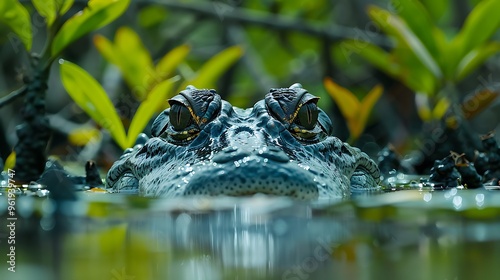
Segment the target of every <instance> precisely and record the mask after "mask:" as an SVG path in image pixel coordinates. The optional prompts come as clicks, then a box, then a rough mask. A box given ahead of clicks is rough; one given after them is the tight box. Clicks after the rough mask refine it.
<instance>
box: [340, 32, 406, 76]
mask: <svg viewBox="0 0 500 280" xmlns="http://www.w3.org/2000/svg"><path fill="white" fill-rule="evenodd" d="M340 48H342V49H343V50H344V51H343V53H344V54H346V55H347V54H348V53H347V52H346V51H350V52H354V53H357V54H359V55H360V56H361V57H363V58H364V59H366V60H368V62H370V63H371V64H373V66H375V67H377V68H379V69H380V70H382V71H384V72H385V73H387V74H388V75H390V76H393V77H398V76H399V74H400V66H399V65H398V64H397V63H396V62H395V61H394V59H393V57H392V56H391V54H389V53H387V52H386V51H384V50H383V49H381V48H380V47H378V46H375V45H373V44H370V43H367V42H362V41H359V40H345V41H343V42H342V43H341V44H340Z"/></svg>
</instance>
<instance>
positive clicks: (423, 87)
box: [392, 45, 438, 96]
mask: <svg viewBox="0 0 500 280" xmlns="http://www.w3.org/2000/svg"><path fill="white" fill-rule="evenodd" d="M392 55H393V56H394V60H396V61H397V62H398V64H399V65H401V69H400V70H399V73H398V76H399V77H398V79H399V80H400V81H401V82H403V83H404V84H405V85H406V86H407V87H409V88H410V89H412V90H413V91H415V92H420V93H424V94H427V95H431V96H432V95H434V94H435V92H436V87H437V83H438V79H437V77H436V76H434V75H433V74H432V73H431V72H430V71H429V69H428V68H427V67H425V65H423V64H422V61H421V60H419V59H418V58H417V57H416V56H415V55H414V54H413V53H412V52H411V51H410V50H409V49H408V46H406V45H399V46H397V47H396V48H395V49H393V53H392Z"/></svg>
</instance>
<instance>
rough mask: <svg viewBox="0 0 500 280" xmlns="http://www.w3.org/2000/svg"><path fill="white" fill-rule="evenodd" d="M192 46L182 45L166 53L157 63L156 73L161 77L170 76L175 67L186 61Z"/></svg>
mask: <svg viewBox="0 0 500 280" xmlns="http://www.w3.org/2000/svg"><path fill="white" fill-rule="evenodd" d="M190 50H191V48H190V47H189V46H188V45H181V46H178V47H176V48H175V49H173V50H171V51H169V52H168V53H167V54H166V55H164V56H163V57H162V58H161V59H160V61H158V64H156V73H157V74H158V76H159V77H160V78H161V79H164V78H166V77H169V76H170V75H172V73H173V72H174V70H175V68H176V67H177V66H178V65H179V64H180V63H181V62H183V61H184V59H185V58H186V56H187V55H188V54H189V51H190Z"/></svg>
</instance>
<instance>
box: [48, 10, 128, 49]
mask: <svg viewBox="0 0 500 280" xmlns="http://www.w3.org/2000/svg"><path fill="white" fill-rule="evenodd" d="M129 2H130V0H90V1H89V3H88V7H87V8H85V9H84V10H83V11H80V12H78V13H77V14H76V15H74V16H73V17H71V18H70V19H68V20H67V21H66V22H65V23H64V24H63V26H62V27H61V29H60V30H59V32H58V33H57V34H56V36H55V37H54V41H53V42H52V52H51V53H52V56H53V57H55V56H57V55H59V53H60V52H61V51H62V50H64V49H65V48H66V47H67V46H68V45H69V44H71V43H72V42H74V41H75V40H76V39H78V38H80V37H82V36H83V35H85V34H87V33H89V32H92V31H94V30H97V29H99V28H101V27H103V26H105V25H107V24H108V23H110V22H112V21H113V20H115V19H116V18H117V17H119V16H120V15H121V14H122V13H123V12H125V10H126V9H127V7H128V5H129Z"/></svg>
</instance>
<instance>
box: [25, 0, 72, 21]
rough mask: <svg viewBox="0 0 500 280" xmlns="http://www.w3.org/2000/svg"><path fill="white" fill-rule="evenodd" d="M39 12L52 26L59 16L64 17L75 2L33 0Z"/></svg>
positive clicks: (67, 0) (66, 0)
mask: <svg viewBox="0 0 500 280" xmlns="http://www.w3.org/2000/svg"><path fill="white" fill-rule="evenodd" d="M31 2H33V6H35V9H36V10H37V12H38V13H39V14H40V15H41V16H42V17H44V18H45V20H46V21H47V25H48V26H52V24H53V23H54V21H55V20H56V18H57V17H58V16H59V15H64V14H65V13H66V12H67V11H68V10H69V8H71V6H72V5H73V2H74V0H31Z"/></svg>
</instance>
